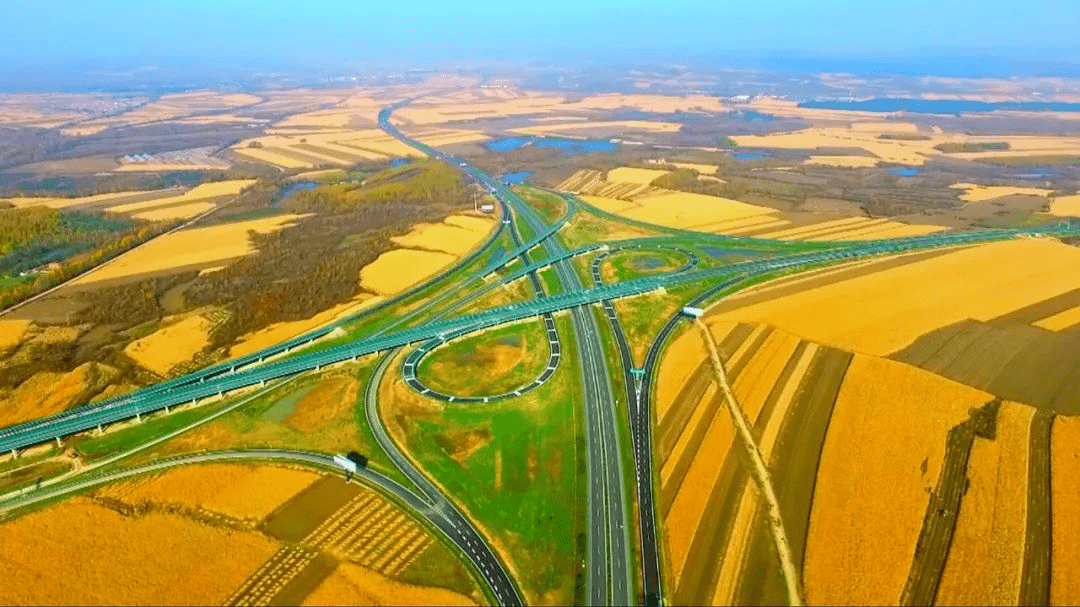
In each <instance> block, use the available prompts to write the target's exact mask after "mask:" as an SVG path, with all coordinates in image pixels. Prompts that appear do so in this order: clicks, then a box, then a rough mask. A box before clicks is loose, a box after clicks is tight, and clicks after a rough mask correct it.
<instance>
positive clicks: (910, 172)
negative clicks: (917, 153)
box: [889, 168, 922, 177]
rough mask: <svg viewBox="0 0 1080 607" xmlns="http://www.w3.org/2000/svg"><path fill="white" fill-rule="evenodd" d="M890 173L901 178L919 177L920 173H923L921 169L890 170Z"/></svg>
mask: <svg viewBox="0 0 1080 607" xmlns="http://www.w3.org/2000/svg"><path fill="white" fill-rule="evenodd" d="M889 172H890V173H892V174H893V175H899V176H901V177H914V176H916V175H918V174H919V173H921V172H922V171H920V170H919V169H907V168H901V169H889Z"/></svg>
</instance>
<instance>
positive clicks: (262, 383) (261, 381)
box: [259, 379, 266, 388]
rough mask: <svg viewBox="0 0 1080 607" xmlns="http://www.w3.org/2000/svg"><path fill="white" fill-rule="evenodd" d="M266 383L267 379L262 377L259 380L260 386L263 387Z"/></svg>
mask: <svg viewBox="0 0 1080 607" xmlns="http://www.w3.org/2000/svg"><path fill="white" fill-rule="evenodd" d="M265 385H266V380H265V379H260V380H259V387H260V388H261V387H263V386H265Z"/></svg>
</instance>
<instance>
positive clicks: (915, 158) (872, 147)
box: [732, 112, 940, 165]
mask: <svg viewBox="0 0 1080 607" xmlns="http://www.w3.org/2000/svg"><path fill="white" fill-rule="evenodd" d="M843 114H849V112H843ZM844 117H845V118H848V119H850V118H851V116H844ZM732 139H733V140H734V141H735V143H737V144H738V145H739V146H740V147H761V148H779V149H792V150H816V149H818V148H852V147H858V148H862V149H864V150H866V151H867V152H869V153H870V154H873V155H874V156H876V157H877V158H879V159H881V160H884V161H886V162H893V163H896V164H910V165H921V164H924V163H925V162H926V158H927V157H928V156H931V155H937V154H940V152H938V151H937V150H934V149H933V146H934V145H936V143H939V142H935V141H934V140H930V141H901V140H884V139H879V138H878V136H877V134H875V133H873V132H867V131H853V130H850V129H846V128H835V127H830V128H810V129H804V130H801V131H793V132H789V133H774V134H771V135H740V136H735V137H732Z"/></svg>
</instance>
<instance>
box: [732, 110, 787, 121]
mask: <svg viewBox="0 0 1080 607" xmlns="http://www.w3.org/2000/svg"><path fill="white" fill-rule="evenodd" d="M728 116H729V117H731V118H734V119H736V120H741V121H743V122H753V123H758V122H773V121H774V120H776V116H773V115H772V114H762V113H761V112H758V111H755V110H736V111H734V112H732V113H730V114H728Z"/></svg>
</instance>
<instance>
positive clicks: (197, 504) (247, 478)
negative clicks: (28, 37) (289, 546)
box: [97, 464, 319, 521]
mask: <svg viewBox="0 0 1080 607" xmlns="http://www.w3.org/2000/svg"><path fill="white" fill-rule="evenodd" d="M318 478H319V474H317V473H315V472H311V471H307V470H295V469H292V468H279V467H276V466H243V465H236V464H204V465H192V466H183V467H180V468H174V469H172V470H169V471H168V472H165V473H164V474H159V475H155V476H145V477H142V478H139V479H136V480H133V481H128V482H124V483H119V484H116V485H109V486H107V487H104V488H102V489H99V490H98V492H97V493H98V494H99V495H102V496H106V497H110V498H112V499H117V500H120V501H122V502H124V503H127V504H131V505H135V506H138V505H141V504H175V505H178V506H181V507H183V508H190V509H203V510H209V511H211V512H220V513H221V514H224V515H227V516H231V517H234V518H238V519H245V520H251V521H261V520H262V519H264V518H265V517H266V516H267V515H268V514H270V513H271V512H273V511H274V509H276V508H277V507H278V506H280V505H281V504H284V503H285V502H286V501H287V500H288V499H289V498H291V497H292V496H294V495H296V494H297V493H299V492H300V491H302V490H303V489H304V488H306V487H307V486H308V485H310V484H311V483H313V482H315V481H316V480H317V479H318Z"/></svg>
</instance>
